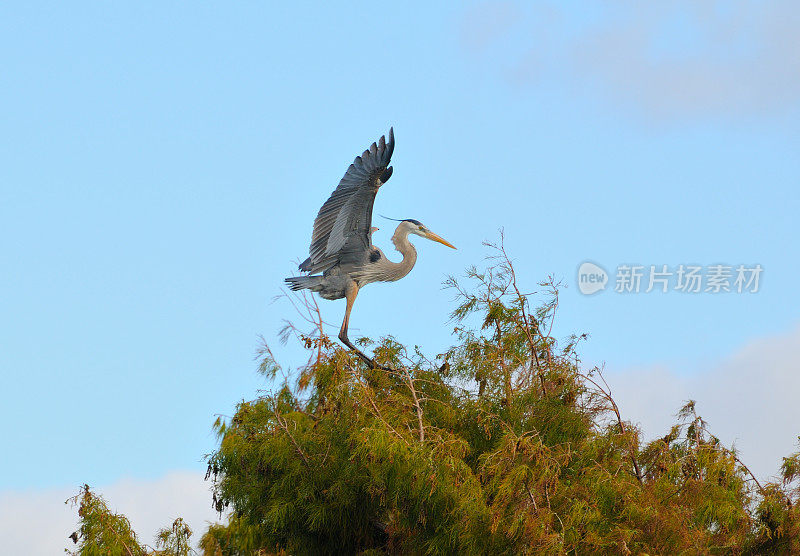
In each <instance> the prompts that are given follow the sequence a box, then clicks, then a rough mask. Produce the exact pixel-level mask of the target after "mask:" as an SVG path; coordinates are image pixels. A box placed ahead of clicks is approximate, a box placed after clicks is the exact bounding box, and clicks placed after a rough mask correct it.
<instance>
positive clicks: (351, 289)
mask: <svg viewBox="0 0 800 556" xmlns="http://www.w3.org/2000/svg"><path fill="white" fill-rule="evenodd" d="M393 151H394V133H393V131H392V130H389V140H388V141H387V140H386V139H385V138H384V137H381V138H380V140H379V141H378V142H377V143H373V144H372V145H371V146H370V148H369V149H368V150H366V151H364V154H362V155H361V156H359V157H356V159H355V161H354V162H353V164H351V165H350V167H349V168H348V169H347V172H346V173H345V175H344V177H343V178H342V180H341V181H340V182H339V186H338V187H337V188H336V190H335V191H334V192H333V193H332V194H331V196H330V198H329V199H328V200H327V201H326V202H325V204H324V205H322V208H321V209H320V210H319V214H317V218H316V220H315V221H314V231H313V234H312V238H311V248H310V249H309V254H310V256H309V257H308V259H306V260H305V261H303V263H302V264H300V270H302V271H305V272H308V273H309V275H308V276H294V277H291V278H287V279H286V282H287V283H288V284H289V286H290V287H291V289H293V290H300V289H309V290H311V291H313V292H317V293H319V295H320V296H321V297H323V298H325V299H341V298H346V299H347V308H346V310H345V317H344V322H343V323H342V328H341V330H340V332H339V338H340V339H341V340H342V341H343V342H344V343H345V344H346V345H347V346H348V347H351V348H353V349H355V348H354V347H353V346H352V344H350V341H349V340H348V338H347V327H348V322H349V318H350V310H351V309H352V307H353V302H354V301H355V298H356V295H357V294H358V291H359V290H360V289H361V288H363V287H364V286H366V285H367V284H370V283H372V282H394V281H395V280H399V279H400V278H402V277H404V276H405V275H407V274H408V273H409V272H411V269H412V268H414V264H415V263H416V262H417V251H416V249H414V246H413V245H412V244H411V242H410V241H409V239H408V236H409V235H410V234H416V235H419V236H422V237H425V238H428V239H432V240H434V241H438V242H439V243H443V244H444V245H447V246H449V247H453V246H452V245H450V244H449V243H448V242H446V241H445V240H444V239H442V238H441V237H439V236H437V235H436V234H434V233H433V232H431V231H430V230H428V229H427V228H426V227H425V226H424V225H423V224H422V223H421V222H419V221H417V220H413V219H408V220H402V221H400V224H399V225H398V226H397V229H396V230H395V232H394V235H393V236H392V243H394V246H395V248H396V249H397V250H398V251H399V252H400V254H401V255H402V256H403V259H402V260H401V261H400V262H397V263H395V262H392V261H391V260H389V258H388V257H387V256H386V255H385V254H384V253H383V251H381V250H380V249H379V248H378V247H376V246H375V245H373V244H372V233H373V231H374V230H376V229H377V228H373V227H372V206H373V204H374V202H375V196H376V195H377V193H378V189H380V187H381V186H382V185H383V184H384V183H386V182H387V181H388V180H389V178H390V177H391V175H392V167H391V166H389V162H390V161H391V157H392V152H393ZM453 248H454V249H455V247H453Z"/></svg>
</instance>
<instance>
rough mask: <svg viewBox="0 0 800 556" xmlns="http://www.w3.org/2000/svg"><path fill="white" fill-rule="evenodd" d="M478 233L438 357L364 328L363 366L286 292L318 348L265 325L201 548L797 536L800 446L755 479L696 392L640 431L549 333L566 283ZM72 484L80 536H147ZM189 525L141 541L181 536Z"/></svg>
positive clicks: (572, 339) (698, 542) (760, 550)
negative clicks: (295, 358) (485, 247)
mask: <svg viewBox="0 0 800 556" xmlns="http://www.w3.org/2000/svg"><path fill="white" fill-rule="evenodd" d="M489 248H490V249H491V251H492V255H491V257H490V259H489V264H488V265H487V268H485V269H483V270H478V269H476V268H471V269H469V270H468V272H467V275H466V278H465V279H464V280H459V279H456V278H453V277H451V278H449V279H448V280H447V282H446V285H447V286H448V287H449V288H451V290H452V291H453V292H454V293H455V294H456V298H457V305H456V307H455V309H454V311H453V313H452V315H451V316H452V323H453V326H454V334H453V337H454V340H455V344H454V345H453V347H451V348H450V349H448V350H447V351H446V352H445V353H443V354H440V355H439V356H438V357H436V358H434V359H429V358H428V357H426V356H425V355H424V354H423V353H422V352H421V351H420V350H419V349H417V348H414V349H408V348H407V347H406V346H403V345H401V344H399V343H398V342H397V341H395V340H394V339H393V338H391V337H387V338H382V339H381V340H380V341H378V342H375V343H373V342H372V341H371V340H368V339H363V340H362V341H361V345H364V346H367V345H369V346H370V347H372V349H373V352H374V354H375V355H374V357H375V360H376V362H377V363H379V364H380V365H381V366H383V367H385V369H374V368H370V367H369V366H368V365H367V364H366V363H364V361H363V360H362V359H360V358H358V357H356V356H355V355H354V354H353V353H352V352H349V351H347V350H345V349H343V348H341V347H340V346H339V345H338V344H336V343H334V342H332V341H331V340H330V339H329V338H328V336H327V335H326V333H325V327H326V324H325V323H324V321H323V320H322V318H321V316H320V313H319V310H318V307H317V306H316V302H315V300H314V299H313V298H311V297H302V296H300V297H295V298H292V301H293V303H294V304H295V306H296V308H297V309H298V312H299V314H300V317H301V318H300V320H302V321H304V322H305V325H304V326H306V327H310V328H311V330H309V331H302V330H301V327H298V326H296V325H294V324H291V323H287V325H286V327H285V328H284V329H283V331H282V339H283V340H284V341H298V342H300V343H301V345H303V346H304V347H305V348H306V349H307V351H308V354H309V359H308V361H307V362H306V363H305V364H304V365H303V366H301V367H300V368H299V369H298V370H297V371H294V372H290V371H288V370H286V369H285V368H284V367H282V366H281V365H279V364H278V362H277V361H276V360H275V358H274V357H273V355H272V352H271V351H270V349H269V347H268V346H267V344H266V343H264V344H263V346H262V348H261V349H260V350H259V354H258V359H259V369H260V370H261V372H262V373H263V374H264V375H265V376H266V377H268V378H270V379H274V380H280V381H281V382H280V385H279V387H278V388H277V389H276V390H275V391H272V392H268V393H264V394H263V395H260V396H259V397H257V398H256V399H253V400H250V401H243V402H241V403H239V404H238V406H237V407H236V411H235V414H234V415H233V416H232V417H231V418H229V419H223V418H218V419H217V421H216V422H215V423H214V429H215V431H216V433H217V435H218V437H219V448H218V449H217V450H216V451H215V452H214V453H213V454H210V455H209V457H208V463H209V473H208V478H210V479H212V480H213V481H214V487H215V488H214V496H213V504H214V505H215V507H216V509H217V510H218V511H220V512H227V514H228V516H229V520H228V523H227V525H220V524H215V525H212V526H210V527H209V528H208V530H207V531H206V532H205V534H204V535H203V537H202V540H201V542H200V549H201V551H202V553H203V554H205V555H215V556H216V555H219V556H227V555H240V554H242V555H243V554H280V553H286V554H334V553H343V554H347V553H352V554H365V555H366V554H395V553H396V554H423V553H424V554H453V553H463V554H597V553H600V554H604V553H609V554H681V553H684V554H771V553H793V552H794V553H797V552H800V511H799V510H798V501H800V453H797V454H794V455H792V456H790V457H787V458H784V462H783V466H782V468H781V480H780V481H779V482H773V483H766V484H761V483H759V481H758V480H757V479H756V478H755V477H754V476H753V475H752V474H751V473H750V471H749V469H748V468H747V467H746V466H745V464H744V463H743V462H742V461H740V459H739V457H738V455H737V454H736V452H735V451H734V450H732V449H729V448H727V447H725V446H723V445H722V444H721V443H720V441H719V440H718V439H717V438H716V437H714V436H713V434H712V433H711V432H710V431H709V428H708V424H707V423H706V422H705V421H704V420H703V418H702V417H701V415H700V414H699V413H698V412H697V407H696V405H695V403H694V402H692V401H689V402H688V403H687V404H686V405H685V406H684V407H683V408H682V409H681V410H680V412H679V413H678V414H677V422H676V423H675V425H674V426H673V427H672V428H671V429H670V430H669V431H668V432H667V433H666V434H665V435H664V436H663V437H661V438H658V439H656V440H653V441H651V442H648V443H644V442H643V441H642V438H641V432H640V431H639V430H638V429H637V428H636V427H635V426H634V425H633V424H631V423H630V422H628V421H625V420H624V418H623V413H622V410H621V409H620V408H619V407H618V406H617V404H616V402H615V401H614V398H613V396H612V393H611V389H610V388H609V386H608V384H606V382H605V380H604V378H603V375H602V372H601V369H598V368H594V369H589V370H586V369H583V368H582V365H581V361H580V358H579V356H578V352H577V348H578V345H579V343H580V342H581V341H582V340H583V339H585V338H586V336H585V335H572V336H568V337H567V338H565V339H562V340H557V339H556V338H555V337H554V335H553V328H554V322H555V319H556V315H557V310H558V304H559V290H560V288H561V286H560V284H558V283H557V282H555V281H554V280H553V279H552V278H548V279H547V280H545V281H544V282H542V283H541V284H539V288H540V290H539V291H536V292H527V291H526V290H524V289H523V286H522V285H521V284H520V282H519V280H518V278H517V275H516V272H515V270H514V267H513V264H512V262H511V260H510V258H509V257H508V256H507V254H506V251H505V248H504V246H503V244H502V241H501V243H499V244H497V245H491V244H490V245H489ZM534 299H536V300H538V301H539V303H538V305H536V306H532V305H531V302H532V300H534ZM73 501H74V502H75V503H78V504H79V505H80V510H79V513H80V515H81V529H80V532H79V534H78V535H77V538H78V540H79V541H80V545H79V546H78V551H77V552H75V554H87V555H88V554H100V553H103V554H110V553H114V554H116V553H119V554H140V553H141V554H144V553H146V551H145V550H144V548H141V547H140V546H139V545H138V544H137V542H136V538H135V535H134V534H133V533H132V532H131V531H130V527H129V524H128V523H127V520H126V519H125V518H124V517H122V516H117V515H114V514H111V513H110V512H108V510H107V508H105V506H104V505H103V502H102V500H101V499H99V498H98V497H96V496H95V495H93V494H92V493H91V492H90V491H89V490H88V488H87V489H86V490H84V491H83V492H82V494H81V495H79V496H78V497H76V498H75V499H73ZM176 523H177V522H176ZM182 527H185V525H183V524H177V525H176V526H173V528H172V529H170V530H164V531H162V533H163V534H164V536H163V538H162V537H161V536H160V537H159V539H160V541H159V542H162V541H163V542H162V545H161V546H160V547H159V549H161V550H162V552H149V553H157V554H161V553H164V554H166V553H169V554H185V553H188V552H186V551H188V550H190V549H189V547H188V544H181V543H183V542H184V540H185V539H187V538H188V536H187V535H186V534H185V532H186V531H187V530H188V529H182ZM103 543H109V544H103ZM100 546H114V547H120V546H124V547H126V550H128V552H124V551H119V552H113V551H111V552H110V551H105V552H97V551H96V550H97V549H96V548H95V547H100ZM136 550H141V552H137V551H136ZM164 550H166V551H168V552H163V551H164ZM182 550H184V552H181V551H182Z"/></svg>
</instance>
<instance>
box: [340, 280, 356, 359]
mask: <svg viewBox="0 0 800 556" xmlns="http://www.w3.org/2000/svg"><path fill="white" fill-rule="evenodd" d="M357 295H358V286H357V285H356V284H355V282H350V283H349V284H348V285H347V289H345V298H346V299H347V307H346V308H345V310H344V320H343V321H342V327H341V328H340V329H339V339H340V340H341V341H342V342H344V344H345V345H346V346H347V347H349V348H350V349H355V348H354V347H353V345H352V344H351V343H350V340H349V339H348V338H347V328H348V327H349V326H350V311H352V310H353V303H355V301H356V296H357Z"/></svg>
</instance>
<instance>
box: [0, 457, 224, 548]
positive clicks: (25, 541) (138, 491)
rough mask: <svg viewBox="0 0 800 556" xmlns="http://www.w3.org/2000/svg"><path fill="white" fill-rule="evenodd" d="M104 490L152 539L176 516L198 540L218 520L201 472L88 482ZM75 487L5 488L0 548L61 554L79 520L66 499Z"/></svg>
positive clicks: (147, 538) (98, 490) (138, 530)
mask: <svg viewBox="0 0 800 556" xmlns="http://www.w3.org/2000/svg"><path fill="white" fill-rule="evenodd" d="M90 486H91V487H92V490H93V491H94V492H95V493H97V494H100V495H102V496H103V498H104V499H105V500H106V502H107V503H108V505H109V507H110V508H111V510H112V511H114V512H116V513H121V514H124V515H125V516H126V517H128V519H130V521H131V526H132V527H133V530H134V531H136V533H137V534H138V536H139V540H140V542H144V543H147V544H148V545H151V546H154V545H155V535H156V533H157V532H158V530H159V529H161V528H163V527H168V526H170V525H171V524H172V522H173V521H174V519H175V518H176V517H183V518H184V520H185V521H186V522H187V523H188V524H189V527H191V529H192V531H194V533H195V534H194V536H193V537H192V541H193V543H194V544H196V543H197V542H198V541H199V540H200V537H201V535H202V534H203V533H204V532H205V530H206V527H207V523H208V522H215V521H220V520H219V518H218V515H217V514H216V513H215V512H214V511H213V510H212V509H211V493H210V492H209V487H210V483H208V482H206V481H204V480H203V474H202V473H197V472H190V471H178V472H173V473H169V474H167V475H165V476H164V477H162V478H160V479H157V480H153V481H146V480H138V479H122V480H120V481H117V482H115V483H113V484H111V485H107V486H95V485H90ZM77 492H78V486H77V485H76V487H75V488H74V489H50V490H37V491H17V492H14V491H6V492H2V493H0V539H3V548H2V551H3V553H4V554H26V555H32V556H36V555H39V554H41V555H50V554H61V553H63V550H64V548H71V547H73V546H74V545H73V543H72V541H71V540H69V539H68V538H67V537H68V536H69V535H70V533H72V532H73V531H75V529H76V528H77V524H78V518H77V508H72V507H70V505H69V504H64V501H65V500H66V499H67V498H69V497H71V496H73V495H75V494H76V493H77Z"/></svg>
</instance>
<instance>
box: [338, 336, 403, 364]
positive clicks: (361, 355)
mask: <svg viewBox="0 0 800 556" xmlns="http://www.w3.org/2000/svg"><path fill="white" fill-rule="evenodd" d="M339 340H341V342H342V343H343V344H344V345H346V346H347V347H348V348H350V351H352V352H353V353H355V354H356V355H358V357H359V358H360V359H361V360H362V361H363V362H364V363H366V364H367V365H369V366H370V367H372V368H373V369H381V370H384V371H391V370H393V369H390V368H389V367H385V366H383V365H381V364H379V363H376V362H375V360H374V359H372V358H371V357H369V356H368V355H367V354H366V353H364V352H363V351H361V350H360V349H358V348H357V347H356V346H354V345H353V344H352V342H350V339H349V338H348V337H347V334H344V333H342V332H340V333H339Z"/></svg>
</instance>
